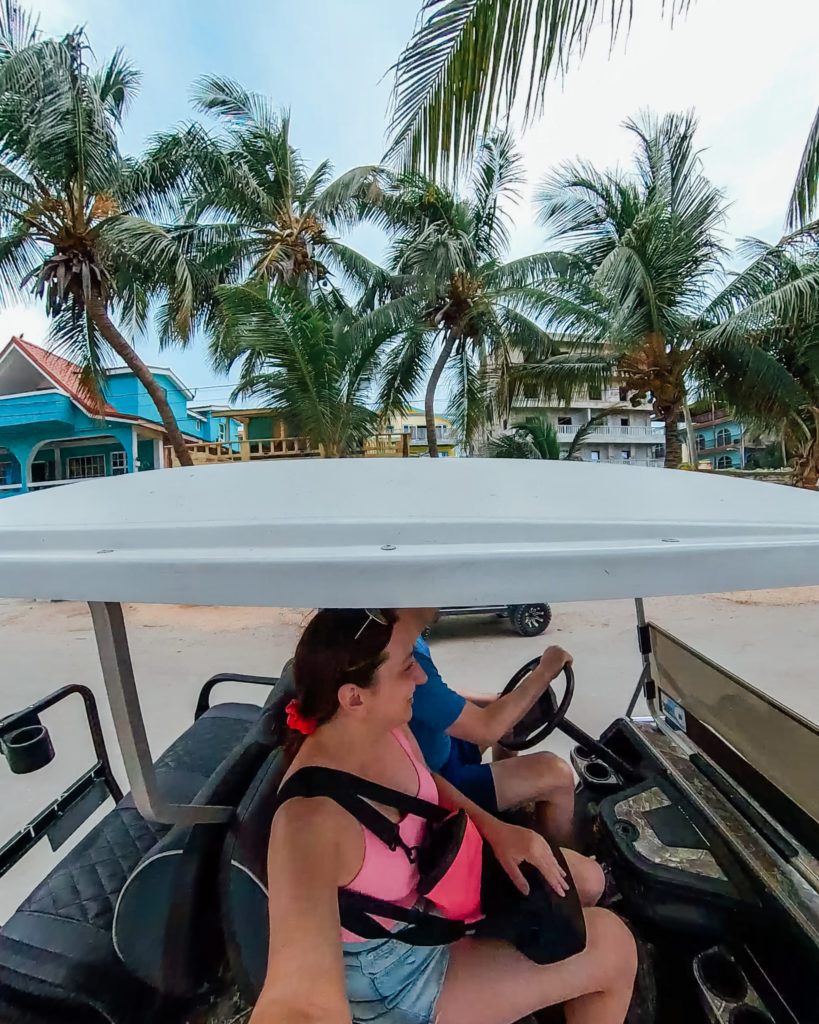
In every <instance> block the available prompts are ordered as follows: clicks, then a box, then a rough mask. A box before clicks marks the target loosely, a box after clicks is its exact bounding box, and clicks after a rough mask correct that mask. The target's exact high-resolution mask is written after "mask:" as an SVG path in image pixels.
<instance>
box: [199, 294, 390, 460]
mask: <svg viewBox="0 0 819 1024" xmlns="http://www.w3.org/2000/svg"><path fill="white" fill-rule="evenodd" d="M218 299H219V313H218V321H219V326H218V329H217V330H216V331H215V334H214V340H213V346H212V354H213V359H214V365H215V366H216V368H217V369H221V370H224V371H225V372H227V371H229V370H231V369H232V368H233V367H234V366H235V365H236V364H237V363H238V364H239V367H240V373H239V384H238V387H237V388H236V390H235V392H234V394H233V398H234V399H235V398H237V397H247V396H251V395H253V396H261V398H262V399H263V401H264V402H265V403H266V404H267V405H269V406H270V407H271V409H275V410H276V412H277V413H278V414H280V415H281V416H282V417H283V418H284V419H285V420H286V421H287V423H288V424H289V425H292V428H293V429H295V430H296V431H297V432H298V433H299V434H301V435H304V436H306V437H309V438H310V440H311V441H312V443H313V445H315V446H316V447H318V448H319V450H320V452H321V454H322V455H323V456H325V457H328V458H339V457H343V456H346V455H349V454H351V453H353V452H355V451H357V450H358V449H360V448H361V445H362V444H363V442H364V440H365V439H366V438H367V437H370V436H372V435H373V434H374V433H376V431H377V428H378V413H377V412H375V411H374V410H373V409H371V408H370V407H369V405H368V404H367V399H368V397H369V395H370V393H371V390H372V387H373V384H374V381H375V378H376V375H377V373H378V371H379V368H380V365H381V358H382V351H383V346H384V343H385V341H386V340H387V339H388V338H389V337H390V336H391V332H390V331H389V330H388V331H386V333H385V332H383V331H382V332H381V333H379V332H378V331H377V330H369V325H368V323H367V316H366V314H363V315H360V314H359V313H358V311H357V310H356V309H354V308H352V307H350V306H349V305H348V304H347V303H346V302H345V300H344V299H343V297H342V296H341V295H340V293H339V292H338V291H336V290H335V289H314V291H313V292H312V293H311V294H310V295H305V294H304V292H303V290H302V289H300V288H288V287H287V286H284V285H274V284H270V283H269V282H265V281H256V282H251V283H249V284H245V285H238V286H232V287H223V288H221V289H220V290H219V293H218Z"/></svg>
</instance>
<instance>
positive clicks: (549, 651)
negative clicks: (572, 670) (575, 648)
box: [535, 645, 574, 690]
mask: <svg viewBox="0 0 819 1024" xmlns="http://www.w3.org/2000/svg"><path fill="white" fill-rule="evenodd" d="M573 662H574V658H573V657H572V656H571V654H569V652H568V651H565V650H564V649H563V648H562V647H558V646H557V645H553V646H551V647H547V648H546V650H545V651H544V652H543V654H542V655H541V658H540V662H539V664H538V666H537V668H536V669H535V672H536V673H537V674H538V675H542V676H543V677H544V686H543V689H544V690H545V689H546V688H547V687H548V686H549V685H550V684H551V682H552V680H553V679H557V677H558V676H559V675H560V673H561V672H562V671H563V668H564V666H566V665H571V664H572V663H573Z"/></svg>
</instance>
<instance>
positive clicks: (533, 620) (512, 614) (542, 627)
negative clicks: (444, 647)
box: [440, 604, 552, 636]
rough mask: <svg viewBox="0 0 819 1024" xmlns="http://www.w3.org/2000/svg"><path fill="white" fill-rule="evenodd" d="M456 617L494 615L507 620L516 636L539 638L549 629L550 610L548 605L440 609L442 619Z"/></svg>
mask: <svg viewBox="0 0 819 1024" xmlns="http://www.w3.org/2000/svg"><path fill="white" fill-rule="evenodd" d="M456 615H495V616H497V617H498V618H499V619H508V620H509V621H510V623H511V624H512V628H513V629H514V630H515V632H516V633H517V634H518V636H540V634H541V633H545V632H546V630H547V629H548V628H549V623H550V622H551V621H552V609H551V608H550V607H549V606H548V604H508V605H506V604H490V605H467V606H465V607H464V606H460V607H457V608H441V610H440V617H441V618H442V619H448V618H452V617H453V616H456Z"/></svg>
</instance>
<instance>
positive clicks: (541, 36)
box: [388, 0, 691, 176]
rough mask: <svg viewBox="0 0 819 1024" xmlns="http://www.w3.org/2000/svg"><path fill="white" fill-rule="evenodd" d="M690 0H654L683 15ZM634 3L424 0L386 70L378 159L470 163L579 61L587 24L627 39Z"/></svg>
mask: <svg viewBox="0 0 819 1024" xmlns="http://www.w3.org/2000/svg"><path fill="white" fill-rule="evenodd" d="M690 5H691V0H659V2H658V3H656V4H655V9H659V10H660V11H661V12H662V13H663V14H667V15H669V16H670V18H671V20H672V22H673V19H674V18H675V16H678V15H680V14H683V13H684V12H685V11H687V9H688V8H689V7H690ZM634 6H635V4H634V0H424V3H423V4H422V5H421V11H420V14H419V16H418V23H417V25H416V29H415V33H414V34H413V37H412V39H411V40H410V42H409V43H408V45H407V47H406V49H405V50H404V52H403V53H402V54H401V56H400V57H399V58H398V61H397V62H396V64H395V66H394V68H393V71H394V74H395V86H394V89H393V99H392V110H391V118H390V128H389V134H390V138H391V140H392V142H391V146H390V150H389V153H388V157H391V158H392V159H394V160H397V161H399V162H400V163H402V164H403V165H404V167H405V168H412V169H414V170H424V171H425V172H426V173H428V174H430V175H432V176H435V174H436V171H438V170H439V169H443V170H446V169H450V168H451V169H452V170H454V171H457V170H458V169H459V168H460V167H462V166H463V165H464V164H466V163H468V161H469V160H470V159H471V155H472V152H473V148H474V145H475V139H476V138H477V137H479V136H480V135H488V134H489V133H490V131H491V130H492V128H493V126H494V125H495V124H497V123H498V122H499V121H500V120H502V119H503V118H504V117H505V116H506V115H507V114H508V113H509V111H510V110H511V108H512V105H513V103H514V102H515V100H516V99H520V100H522V101H523V109H524V113H525V116H526V117H527V118H529V117H531V116H532V115H534V114H537V113H538V112H539V111H540V110H541V109H542V107H543V102H544V98H545V92H546V86H547V84H548V82H549V79H550V77H551V76H552V74H553V73H555V74H557V75H561V74H563V73H564V72H565V71H566V70H567V68H568V67H569V64H570V62H571V61H572V59H573V58H579V57H581V56H582V55H583V51H584V50H585V48H586V44H587V42H588V40H589V35H590V33H591V31H592V29H593V28H594V26H595V23H598V22H599V23H603V24H604V25H606V26H607V27H608V29H609V34H610V42H611V44H612V45H613V44H614V42H615V40H616V39H617V37H618V36H619V35H620V34H621V33H622V32H627V31H628V29H629V27H630V25H631V20H632V15H633V13H634Z"/></svg>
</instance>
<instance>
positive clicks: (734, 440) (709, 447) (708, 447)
mask: <svg viewBox="0 0 819 1024" xmlns="http://www.w3.org/2000/svg"><path fill="white" fill-rule="evenodd" d="M741 444H742V438H741V437H729V438H728V440H727V441H726V440H723V441H722V443H721V444H717V442H716V438H715V439H714V440H713V441H705V442H704V443H703V444H698V445H697V446H696V447H697V452H715V451H719V450H720V449H722V448H730V447H732V446H733V447H737V448H738V447H739V446H740V445H741Z"/></svg>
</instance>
